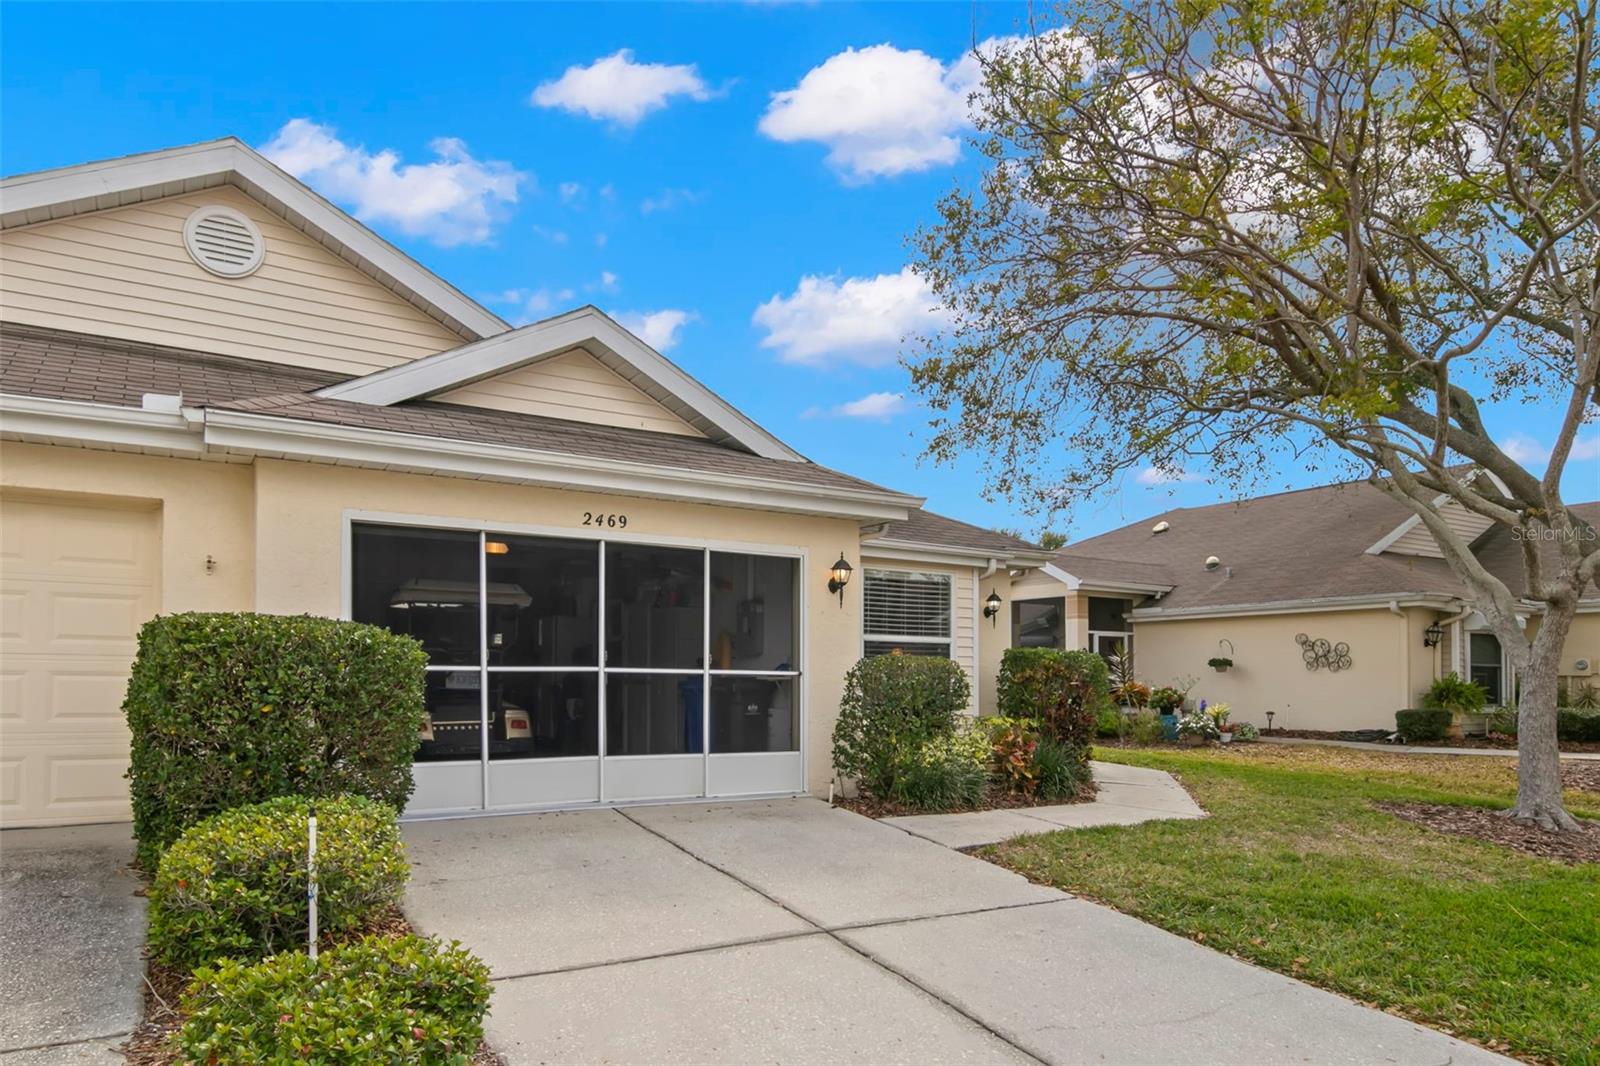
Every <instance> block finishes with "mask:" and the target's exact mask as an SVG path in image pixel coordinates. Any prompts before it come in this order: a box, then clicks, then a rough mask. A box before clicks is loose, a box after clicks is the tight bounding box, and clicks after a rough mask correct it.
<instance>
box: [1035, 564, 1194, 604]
mask: <svg viewBox="0 0 1600 1066" xmlns="http://www.w3.org/2000/svg"><path fill="white" fill-rule="evenodd" d="M1042 572H1043V573H1044V575H1045V576H1046V577H1051V578H1054V579H1055V580H1057V581H1059V582H1061V583H1062V584H1063V585H1065V586H1066V587H1067V590H1068V591H1069V592H1078V591H1083V592H1113V593H1127V594H1130V595H1137V596H1159V595H1165V594H1166V593H1168V592H1171V591H1172V589H1173V586H1172V585H1163V584H1160V583H1159V582H1154V581H1097V580H1094V579H1091V578H1081V577H1078V576H1077V575H1076V574H1072V573H1068V572H1067V571H1066V570H1063V569H1062V568H1061V567H1060V566H1058V565H1057V564H1055V563H1046V564H1045V565H1044V567H1043V570H1042Z"/></svg>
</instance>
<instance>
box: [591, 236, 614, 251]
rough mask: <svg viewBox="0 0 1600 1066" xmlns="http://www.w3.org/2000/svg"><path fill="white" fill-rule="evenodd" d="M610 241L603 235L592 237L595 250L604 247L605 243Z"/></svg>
mask: <svg viewBox="0 0 1600 1066" xmlns="http://www.w3.org/2000/svg"><path fill="white" fill-rule="evenodd" d="M610 239H611V238H610V237H608V236H606V235H605V234H604V233H596V234H595V235H594V246H595V247H596V248H604V247H605V246H606V242H607V241H609V240H610Z"/></svg>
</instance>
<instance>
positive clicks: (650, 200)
mask: <svg viewBox="0 0 1600 1066" xmlns="http://www.w3.org/2000/svg"><path fill="white" fill-rule="evenodd" d="M699 202H700V194H699V193H697V192H695V191H694V190H693V189H662V190H661V191H660V192H658V193H656V195H654V196H647V197H645V198H644V200H642V201H641V202H640V204H639V213H640V214H644V215H649V214H654V213H655V212H657V211H671V210H672V209H674V208H677V207H688V206H689V205H691V204H696V203H699Z"/></svg>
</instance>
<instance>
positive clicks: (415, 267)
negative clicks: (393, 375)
mask: <svg viewBox="0 0 1600 1066" xmlns="http://www.w3.org/2000/svg"><path fill="white" fill-rule="evenodd" d="M219 185H233V186H235V187H237V188H238V189H239V190H241V191H242V192H244V193H245V194H247V195H248V196H250V197H252V198H253V199H255V200H257V201H259V202H260V203H261V205H262V206H263V207H265V208H266V209H267V210H269V211H271V212H272V213H273V214H275V215H277V216H278V217H280V218H282V219H283V220H284V221H285V222H287V223H289V224H290V225H292V226H294V227H295V228H296V229H298V230H300V231H301V232H303V233H305V234H306V235H307V236H309V237H311V238H312V239H313V240H315V241H317V242H318V243H319V244H321V245H323V247H325V248H327V249H328V250H329V251H331V252H332V253H333V254H335V255H337V256H339V258H341V259H343V260H345V261H346V262H348V263H350V264H351V265H352V266H354V267H355V268H356V269H358V270H360V271H361V272H362V273H364V274H366V275H368V276H369V277H371V278H373V279H374V280H375V281H377V282H378V283H379V284H381V285H383V286H384V287H385V288H387V289H389V290H390V291H392V292H394V293H395V294H396V295H397V296H399V297H401V298H402V299H404V300H406V301H407V302H408V303H411V304H413V305H414V306H416V307H417V308H419V309H420V310H422V311H423V312H424V313H426V314H428V315H429V316H431V317H433V318H435V319H437V320H438V321H439V322H440V323H442V324H443V325H444V326H446V327H447V328H448V329H450V330H451V331H452V332H455V333H457V334H459V335H460V336H461V337H462V338H463V339H464V340H477V339H479V338H482V337H492V336H494V335H495V334H499V333H504V332H505V331H506V330H508V329H509V328H510V326H508V325H507V324H506V322H505V321H504V320H503V319H501V318H500V317H499V316H498V315H496V314H494V313H492V312H490V311H489V310H487V309H486V308H484V307H483V306H481V305H480V304H478V303H477V301H475V300H473V299H471V298H469V297H468V296H466V295H465V294H464V293H462V292H461V291H460V290H459V289H457V288H456V287H455V286H453V285H451V284H450V283H449V282H447V281H445V280H444V279H443V278H441V277H439V276H438V275H437V274H434V273H433V272H432V271H430V270H428V269H427V268H426V267H424V266H423V265H422V264H420V263H418V262H417V261H416V260H415V259H412V258H411V257H410V256H408V255H406V254H405V253H404V252H402V251H400V250H399V249H398V248H396V247H395V246H394V245H392V244H390V243H389V242H388V241H386V240H384V239H383V238H382V237H380V236H378V235H377V234H376V233H374V232H372V231H371V230H370V229H368V228H367V227H366V226H363V225H362V224H361V223H359V222H357V221H356V220H355V219H354V218H352V217H351V216H350V215H348V214H346V213H345V212H344V211H343V210H341V209H340V208H338V207H335V206H334V205H333V204H331V203H329V202H328V201H327V200H324V199H323V198H322V197H321V196H318V195H317V194H316V193H315V192H313V191H312V190H311V189H310V188H308V187H307V186H306V185H305V184H303V183H302V182H300V181H299V180H298V179H296V178H293V177H291V176H290V175H289V174H288V173H286V172H285V171H283V170H280V169H278V167H277V166H275V165H274V164H273V163H271V162H269V161H268V160H267V158H266V157H265V156H263V155H261V154H260V153H259V152H257V151H256V150H255V149H253V148H251V147H250V146H249V145H247V144H245V143H244V142H243V141H241V140H239V139H238V138H236V137H224V138H222V139H220V140H215V141H204V142H202V143H200V144H191V145H185V146H183V147H181V148H168V149H164V150H162V151H158V152H145V153H142V154H139V155H129V156H122V157H120V158H117V159H106V160H101V161H99V162H94V163H83V164H80V165H78V166H71V167H62V168H60V169H57V170H40V171H35V172H34V173H31V174H19V175H17V176H15V177H10V178H6V179H4V180H0V229H14V228H16V227H19V226H32V225H36V224H38V223H41V222H51V221H54V220H56V219H61V218H70V217H71V216H73V215H81V214H87V213H89V212H93V211H104V210H108V209H110V208H116V207H125V206H127V205H129V204H136V203H142V202H144V201H146V200H160V199H165V198H166V197H169V196H178V195H181V194H184V193H192V192H199V191H201V190H204V189H211V188H216V187H217V186H219Z"/></svg>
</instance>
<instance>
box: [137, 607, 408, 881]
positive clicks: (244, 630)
mask: <svg viewBox="0 0 1600 1066" xmlns="http://www.w3.org/2000/svg"><path fill="white" fill-rule="evenodd" d="M426 665H427V655H426V653H424V652H423V650H422V646H421V645H420V644H418V643H417V642H416V641H414V640H412V639H411V638H410V637H404V636H399V635H397V634H394V633H391V632H389V631H388V630H386V629H382V628H380V627H378V626H370V625H361V624H359V623H355V622H340V621H335V620H334V619H331V618H313V617H310V616H306V615H300V616H283V615H264V614H202V613H192V614H175V615H167V616H165V617H162V618H156V619H153V620H152V621H150V622H147V623H145V626H144V628H143V629H141V630H140V631H139V654H138V656H137V657H136V658H135V659H134V663H133V674H132V677H131V678H130V679H129V681H128V694H127V698H126V699H125V700H124V702H123V710H124V712H125V713H126V715H127V718H128V728H129V730H130V731H131V732H132V734H133V749H132V759H131V767H130V769H129V771H128V778H129V780H130V781H131V782H132V785H131V789H130V791H131V793H132V798H133V831H134V836H135V837H136V838H138V841H139V859H140V861H141V862H142V863H143V864H144V866H145V868H146V869H148V870H154V869H155V868H156V862H157V860H158V859H159V857H160V854H161V849H163V848H165V847H166V846H167V845H169V844H171V843H172V842H173V841H174V840H176V839H177V838H178V835H179V834H180V833H182V832H183V831H184V830H185V829H186V828H188V827H189V826H191V825H194V824H195V823H196V822H199V821H200V820H201V819H203V818H206V817H208V816H209V815H213V814H216V813H218V812H219V811H223V810H226V809H228V808H230V807H237V806H240V805H243V804H247V803H257V802H260V801H261V800H266V799H271V798H272V797H274V796H286V795H305V796H333V795H339V794H343V793H352V794H356V795H363V796H370V797H371V798H372V799H375V800H378V801H380V802H382V803H386V804H388V805H389V806H390V807H392V808H394V809H395V810H396V811H399V810H401V809H402V808H403V807H404V806H405V802H406V799H407V797H408V796H410V794H411V759H412V756H413V755H414V754H415V751H416V747H417V731H418V729H419V728H420V726H421V724H422V722H423V716H424V713H425V712H424V710H423V684H424V667H425V666H426Z"/></svg>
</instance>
